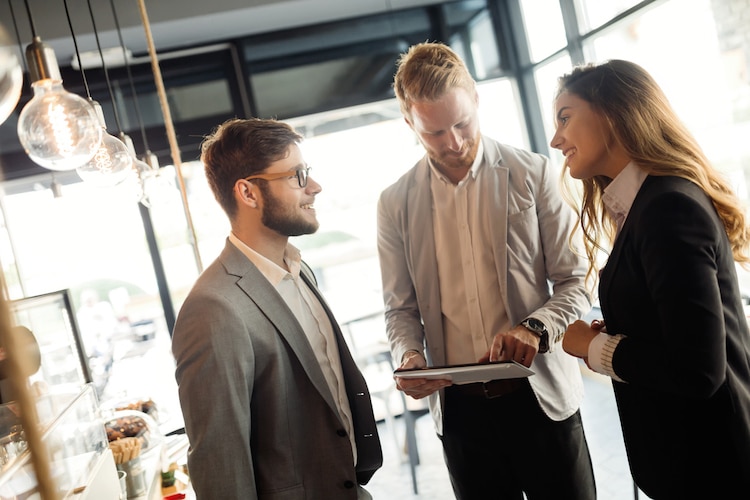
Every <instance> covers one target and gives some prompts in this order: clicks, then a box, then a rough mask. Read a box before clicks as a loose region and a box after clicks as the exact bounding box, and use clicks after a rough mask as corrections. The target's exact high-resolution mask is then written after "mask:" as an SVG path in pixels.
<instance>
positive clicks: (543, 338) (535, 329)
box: [521, 318, 549, 352]
mask: <svg viewBox="0 0 750 500" xmlns="http://www.w3.org/2000/svg"><path fill="white" fill-rule="evenodd" d="M521 326H523V327H525V328H526V329H527V330H529V331H530V332H532V333H535V334H537V335H538V336H539V352H547V351H549V332H548V331H547V327H546V326H544V323H542V322H541V321H539V320H538V319H536V318H526V319H525V320H523V321H521Z"/></svg>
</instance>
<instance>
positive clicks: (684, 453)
mask: <svg viewBox="0 0 750 500" xmlns="http://www.w3.org/2000/svg"><path fill="white" fill-rule="evenodd" d="M555 121H556V132H555V135H554V137H553V138H552V141H551V146H552V147H554V148H556V149H559V150H561V151H562V153H563V155H564V157H565V167H566V171H567V172H568V174H569V175H570V177H572V178H573V179H579V180H580V181H581V184H582V186H581V187H582V189H581V192H580V195H581V202H580V205H579V206H575V208H576V210H577V211H578V215H579V220H580V229H581V230H582V231H583V236H584V243H585V250H586V255H587V256H588V258H589V275H590V276H592V277H597V273H598V277H599V287H598V292H599V301H600V305H601V311H602V316H603V319H602V320H594V321H593V322H592V323H591V324H588V323H586V322H584V321H576V322H575V323H573V324H571V325H570V326H569V327H568V329H567V331H566V333H565V337H564V340H563V348H564V349H565V351H567V352H568V353H569V354H571V355H573V356H576V357H579V358H582V359H583V360H585V361H586V364H587V365H588V366H589V367H590V368H591V369H592V370H594V371H596V372H599V373H602V374H604V375H607V376H609V377H611V379H612V385H613V388H614V392H615V398H616V401H617V407H618V411H619V415H620V422H621V426H622V432H623V437H624V441H625V448H626V451H627V455H628V461H629V463H630V469H631V471H632V474H633V477H634V479H635V481H636V484H637V485H638V486H639V487H640V488H641V489H642V490H643V491H644V492H645V493H646V494H648V495H649V496H651V497H652V498H654V499H685V498H736V497H734V496H732V495H734V494H735V493H734V492H740V491H742V492H745V494H748V492H750V332H749V331H748V325H747V320H746V316H745V311H744V305H743V301H742V296H741V293H740V289H739V283H738V279H737V273H736V267H735V262H738V263H742V264H744V263H747V262H748V261H750V257H749V256H748V240H749V239H750V232H749V231H748V223H747V219H746V215H745V212H744V208H743V207H742V206H741V204H740V202H739V200H738V199H737V197H736V195H735V194H734V193H733V191H732V189H731V188H730V186H729V184H728V183H727V182H726V181H725V180H724V179H723V178H722V176H721V175H720V173H719V172H718V171H717V170H715V169H714V168H713V167H712V166H711V164H710V162H709V161H708V159H707V158H706V156H705V155H704V153H703V152H702V151H701V148H700V147H699V145H698V144H697V142H696V140H695V139H694V138H693V137H692V135H691V134H690V133H689V132H688V130H687V128H686V127H685V126H684V125H683V124H682V122H681V121H680V119H679V118H678V117H677V115H676V113H675V112H674V111H673V109H672V107H671V106H670V104H669V102H668V100H667V98H666V96H665V95H664V92H663V91H662V90H661V88H660V87H659V86H658V84H657V83H656V82H655V81H654V79H653V78H652V77H651V75H649V74H648V73H647V72H646V71H645V70H644V69H643V68H641V67H640V66H638V65H636V64H634V63H631V62H628V61H622V60H610V61H608V62H605V63H602V64H598V65H593V64H591V65H585V66H580V67H576V68H574V69H573V71H572V72H570V73H569V74H567V75H565V76H563V77H561V78H560V79H559V88H558V93H557V96H556V99H555ZM569 194H571V193H569ZM601 251H605V252H606V251H608V253H609V256H608V258H607V261H606V264H605V265H604V266H603V268H602V269H601V272H599V269H598V266H597V257H598V255H600V253H601Z"/></svg>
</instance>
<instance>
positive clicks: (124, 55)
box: [109, 0, 151, 151]
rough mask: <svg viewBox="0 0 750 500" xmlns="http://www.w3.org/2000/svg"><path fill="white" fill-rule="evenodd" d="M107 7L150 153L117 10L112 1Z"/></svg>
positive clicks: (139, 123)
mask: <svg viewBox="0 0 750 500" xmlns="http://www.w3.org/2000/svg"><path fill="white" fill-rule="evenodd" d="M109 5H110V6H111V7H112V17H113V18H114V20H115V28H116V29H117V38H118V39H119V40H120V47H122V59H123V61H125V70H126V71H127V73H128V82H129V83H130V93H131V94H132V96H133V105H134V106H135V115H136V118H137V119H138V125H139V126H140V129H141V137H142V139H143V148H144V149H145V150H146V151H150V150H151V148H150V147H149V145H148V138H147V137H146V127H145V126H144V124H143V116H142V115H141V107H140V106H139V104H138V94H136V92H135V84H134V83H133V72H132V71H131V70H130V61H129V60H128V51H127V50H126V49H125V41H124V40H123V39H122V31H121V30H120V21H119V20H118V19H117V10H116V9H115V2H114V0H109Z"/></svg>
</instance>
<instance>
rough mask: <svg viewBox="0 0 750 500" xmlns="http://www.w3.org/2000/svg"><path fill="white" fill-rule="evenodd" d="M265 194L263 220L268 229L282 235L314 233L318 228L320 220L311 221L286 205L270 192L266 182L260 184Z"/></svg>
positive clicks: (261, 190)
mask: <svg viewBox="0 0 750 500" xmlns="http://www.w3.org/2000/svg"><path fill="white" fill-rule="evenodd" d="M258 187H259V188H260V192H261V193H262V194H263V200H264V202H265V203H264V205H263V215H262V216H261V222H263V225H265V226H266V227H267V228H268V229H272V230H273V231H276V232H277V233H279V234H281V235H282V236H302V235H303V234H312V233H314V232H315V231H317V230H318V226H319V224H318V222H317V221H315V222H309V221H307V220H306V219H304V218H303V217H302V216H301V214H297V213H294V212H292V211H291V210H288V209H287V208H286V207H284V206H283V205H282V204H281V203H280V202H279V200H278V199H276V198H274V196H273V195H272V194H271V193H270V190H269V189H268V185H267V184H266V183H265V182H261V183H259V184H258Z"/></svg>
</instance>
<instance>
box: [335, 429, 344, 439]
mask: <svg viewBox="0 0 750 500" xmlns="http://www.w3.org/2000/svg"><path fill="white" fill-rule="evenodd" d="M336 434H338V435H339V436H341V437H346V431H345V430H344V429H339V430H337V431H336Z"/></svg>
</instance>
